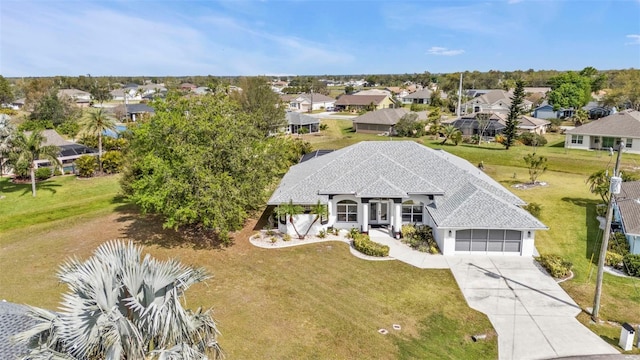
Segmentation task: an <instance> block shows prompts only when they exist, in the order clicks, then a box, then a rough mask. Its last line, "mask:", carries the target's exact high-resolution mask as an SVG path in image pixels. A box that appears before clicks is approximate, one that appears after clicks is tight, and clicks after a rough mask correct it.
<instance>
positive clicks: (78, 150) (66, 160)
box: [25, 129, 98, 173]
mask: <svg viewBox="0 0 640 360" xmlns="http://www.w3.org/2000/svg"><path fill="white" fill-rule="evenodd" d="M30 134H31V131H25V135H27V136H29V135H30ZM42 135H43V136H44V139H45V140H44V143H43V145H45V146H46V145H54V146H57V147H58V148H59V149H60V153H59V154H58V160H59V161H60V163H62V170H63V172H64V173H69V172H73V171H74V170H75V167H74V162H75V160H76V159H77V158H79V157H80V156H82V155H92V156H97V155H98V150H96V149H93V148H90V147H87V146H85V145H82V144H77V143H74V142H71V141H67V140H65V139H64V138H63V137H62V136H60V134H58V132H57V131H55V130H53V129H47V130H43V131H42ZM35 163H36V166H37V167H43V166H50V165H51V164H50V163H49V161H48V160H36V161H35Z"/></svg>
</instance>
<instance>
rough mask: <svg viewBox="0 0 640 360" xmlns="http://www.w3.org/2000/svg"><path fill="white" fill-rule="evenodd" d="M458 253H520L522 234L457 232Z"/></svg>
mask: <svg viewBox="0 0 640 360" xmlns="http://www.w3.org/2000/svg"><path fill="white" fill-rule="evenodd" d="M455 244H456V246H455V249H456V251H465V252H468V251H471V252H520V251H521V249H522V232H521V231H518V230H487V229H468V230H458V231H456V240H455Z"/></svg>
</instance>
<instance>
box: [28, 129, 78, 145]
mask: <svg viewBox="0 0 640 360" xmlns="http://www.w3.org/2000/svg"><path fill="white" fill-rule="evenodd" d="M24 134H25V135H27V136H31V131H25V132H24ZM42 136H44V139H45V140H44V144H43V145H45V146H48V145H55V146H64V145H73V144H74V143H72V142H71V141H67V140H65V139H64V138H63V137H62V136H61V135H60V134H58V132H57V131H55V130H53V129H46V130H42Z"/></svg>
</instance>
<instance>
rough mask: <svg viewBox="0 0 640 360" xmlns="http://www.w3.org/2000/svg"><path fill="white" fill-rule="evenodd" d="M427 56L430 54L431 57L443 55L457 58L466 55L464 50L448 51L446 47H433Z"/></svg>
mask: <svg viewBox="0 0 640 360" xmlns="http://www.w3.org/2000/svg"><path fill="white" fill-rule="evenodd" d="M427 54H430V55H442V56H455V55H460V54H464V50H462V49H458V50H450V49H447V48H445V47H440V46H432V47H431V48H430V49H429V50H427Z"/></svg>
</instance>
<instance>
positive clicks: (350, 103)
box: [335, 95, 394, 112]
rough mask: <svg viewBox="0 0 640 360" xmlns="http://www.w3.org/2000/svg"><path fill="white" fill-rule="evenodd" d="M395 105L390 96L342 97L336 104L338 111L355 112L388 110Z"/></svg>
mask: <svg viewBox="0 0 640 360" xmlns="http://www.w3.org/2000/svg"><path fill="white" fill-rule="evenodd" d="M393 105H394V103H393V100H391V97H390V96H388V95H342V96H340V97H339V98H338V100H336V102H335V107H336V109H338V110H347V111H354V112H355V111H360V110H367V111H372V110H378V109H386V108H390V107H393Z"/></svg>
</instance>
